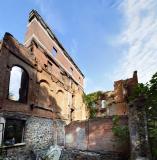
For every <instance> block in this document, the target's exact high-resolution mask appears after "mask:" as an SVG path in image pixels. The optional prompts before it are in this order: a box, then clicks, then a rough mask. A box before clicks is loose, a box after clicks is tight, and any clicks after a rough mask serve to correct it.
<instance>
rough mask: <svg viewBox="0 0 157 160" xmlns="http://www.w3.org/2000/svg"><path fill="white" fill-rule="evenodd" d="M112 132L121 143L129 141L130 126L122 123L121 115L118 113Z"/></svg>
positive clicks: (114, 118)
mask: <svg viewBox="0 0 157 160" xmlns="http://www.w3.org/2000/svg"><path fill="white" fill-rule="evenodd" d="M112 122H113V127H112V132H113V134H114V135H115V136H116V137H117V140H118V141H119V142H120V143H128V141H129V128H128V126H127V125H124V124H120V117H119V116H118V115H115V116H113V119H112Z"/></svg>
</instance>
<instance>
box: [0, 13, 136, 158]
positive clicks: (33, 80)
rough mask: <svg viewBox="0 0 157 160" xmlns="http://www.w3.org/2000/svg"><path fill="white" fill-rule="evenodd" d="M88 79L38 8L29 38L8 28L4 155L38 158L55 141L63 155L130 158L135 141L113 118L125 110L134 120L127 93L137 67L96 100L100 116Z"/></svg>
mask: <svg viewBox="0 0 157 160" xmlns="http://www.w3.org/2000/svg"><path fill="white" fill-rule="evenodd" d="M83 81H84V75H83V73H82V72H81V71H80V69H79V68H78V66H77V65H76V64H75V62H74V61H73V60H72V58H71V57H70V56H69V54H68V53H67V52H66V50H65V49H64V47H63V46H62V44H61V43H60V42H59V41H58V39H57V38H56V36H55V35H54V33H53V32H52V31H51V29H50V28H49V27H48V25H47V24H46V23H45V22H44V20H43V19H42V17H41V16H40V15H39V14H38V13H37V12H36V11H34V10H32V11H31V12H30V14H29V21H28V26H27V32H26V36H25V42H24V44H20V43H19V42H18V41H17V40H16V39H15V38H14V37H13V36H12V35H11V34H10V33H6V34H5V35H4V38H3V39H2V40H1V41H0V159H1V158H2V157H1V156H2V155H3V159H5V158H6V157H7V158H9V160H37V159H38V157H39V156H40V157H42V158H43V157H44V155H43V154H44V153H48V152H49V148H51V146H54V145H57V146H59V147H60V148H62V155H61V158H60V160H69V159H73V160H77V159H80V160H91V159H93V160H118V159H121V157H123V158H124V155H127V154H128V149H129V147H128V146H126V145H125V146H124V145H119V144H117V142H116V138H115V136H114V135H113V133H112V126H113V123H112V118H113V115H119V116H121V123H122V124H127V123H128V117H127V115H128V103H127V99H126V97H127V96H128V95H129V94H130V93H131V91H132V88H133V86H135V85H136V84H137V83H138V80H137V72H134V75H133V77H132V78H130V79H127V80H119V81H116V82H115V83H114V91H110V92H105V93H104V94H103V96H102V97H101V98H100V99H99V100H98V102H97V103H96V106H95V107H97V109H98V112H97V117H100V118H96V119H92V120H89V119H88V117H89V115H88V113H89V112H88V109H87V107H86V106H85V104H84V102H83V94H84V90H83ZM126 95H127V96H126ZM54 148H55V147H54ZM63 148H64V149H63ZM51 149H52V150H53V147H52V148H51ZM3 152H4V153H3ZM56 152H57V153H59V151H58V150H56ZM54 154H55V152H54ZM43 159H44V158H43ZM124 159H125V158H124ZM7 160H8V159H7ZM48 160H49V159H48ZM121 160H122V159H121ZM125 160H126V159H125Z"/></svg>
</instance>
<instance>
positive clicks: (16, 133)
mask: <svg viewBox="0 0 157 160" xmlns="http://www.w3.org/2000/svg"><path fill="white" fill-rule="evenodd" d="M24 128H25V121H23V120H17V119H6V123H5V130H4V140H3V143H4V145H14V144H17V143H22V142H23V137H24Z"/></svg>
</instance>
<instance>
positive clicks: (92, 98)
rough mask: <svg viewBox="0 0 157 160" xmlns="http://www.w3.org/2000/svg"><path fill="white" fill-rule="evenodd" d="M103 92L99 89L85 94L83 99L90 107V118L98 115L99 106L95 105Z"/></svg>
mask: <svg viewBox="0 0 157 160" xmlns="http://www.w3.org/2000/svg"><path fill="white" fill-rule="evenodd" d="M102 94H103V93H102V92H101V91H98V92H94V93H90V94H87V95H86V94H84V95H83V101H84V103H85V104H86V106H87V107H88V108H89V114H90V117H89V118H95V117H96V113H97V108H96V107H94V105H95V104H96V103H97V101H98V100H99V99H100V98H101V96H102Z"/></svg>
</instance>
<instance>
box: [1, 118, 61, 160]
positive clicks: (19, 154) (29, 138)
mask: <svg viewBox="0 0 157 160" xmlns="http://www.w3.org/2000/svg"><path fill="white" fill-rule="evenodd" d="M24 142H25V145H21V146H12V147H9V146H8V147H6V148H4V149H3V150H4V157H3V158H4V159H5V158H6V160H34V159H35V157H36V156H37V154H38V153H40V152H42V150H45V149H48V148H49V147H50V146H52V145H54V144H55V145H64V122H62V121H61V120H51V119H46V118H38V117H30V118H28V119H27V121H26V127H25V137H24Z"/></svg>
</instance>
